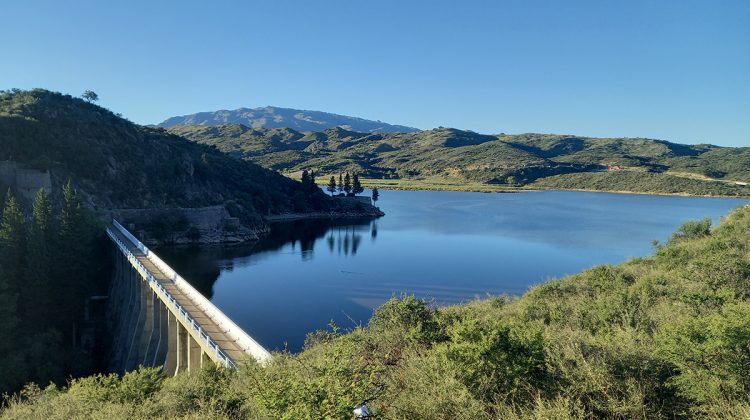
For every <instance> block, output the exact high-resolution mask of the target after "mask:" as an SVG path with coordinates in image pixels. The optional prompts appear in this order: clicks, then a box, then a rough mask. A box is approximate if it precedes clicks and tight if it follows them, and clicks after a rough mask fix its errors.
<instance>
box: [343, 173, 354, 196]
mask: <svg viewBox="0 0 750 420" xmlns="http://www.w3.org/2000/svg"><path fill="white" fill-rule="evenodd" d="M344 192H346V194H347V195H349V193H351V192H352V178H351V177H350V176H349V172H347V173H346V176H344Z"/></svg>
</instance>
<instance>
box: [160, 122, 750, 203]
mask: <svg viewBox="0 0 750 420" xmlns="http://www.w3.org/2000/svg"><path fill="white" fill-rule="evenodd" d="M169 130H170V132H172V133H175V134H179V135H181V136H184V137H186V138H188V139H191V140H193V141H195V142H198V143H201V144H207V145H214V146H216V147H218V148H219V149H220V150H222V151H225V152H227V153H230V154H232V155H233V156H236V157H239V158H243V159H246V160H251V161H253V162H256V163H258V164H259V165H262V166H264V167H266V168H271V169H274V170H278V171H282V172H296V171H299V170H301V169H305V168H307V169H315V170H317V171H319V172H321V173H326V174H327V173H338V172H341V171H350V172H358V173H360V174H362V175H363V176H365V177H367V178H371V179H402V180H417V181H418V180H425V179H427V180H430V179H432V180H434V179H446V180H452V181H454V183H460V182H465V183H467V184H468V183H485V184H489V185H496V186H498V187H529V188H563V189H568V188H574V189H593V190H608V191H632V192H654V193H677V194H696V195H722V196H724V195H726V196H738V195H741V196H747V195H750V188H749V187H745V186H742V185H738V184H736V182H740V183H742V182H745V183H747V182H750V148H725V147H718V146H711V145H682V144H676V143H670V142H666V141H662V140H651V139H626V138H586V137H574V136H562V135H549V134H520V135H495V136H490V135H482V134H477V133H473V132H470V131H462V130H456V129H450V128H439V129H435V130H428V131H420V132H413V133H382V134H366V133H356V132H352V131H348V130H344V129H341V128H333V129H328V130H325V131H322V132H305V133H303V132H298V131H295V130H292V129H289V128H276V129H270V130H266V129H251V128H248V127H245V126H243V125H238V124H233V125H223V126H210V127H208V126H196V125H176V126H173V127H171V128H170V129H169ZM608 166H619V167H621V171H620V172H623V173H627V174H626V175H620V176H616V179H617V180H618V182H617V184H616V185H612V186H611V187H608V186H607V183H608V182H609V180H610V178H608V177H606V174H603V172H604V171H606V169H607V167H608ZM641 176H642V177H643V178H645V179H647V180H648V182H635V181H638V180H639V178H640V177H641Z"/></svg>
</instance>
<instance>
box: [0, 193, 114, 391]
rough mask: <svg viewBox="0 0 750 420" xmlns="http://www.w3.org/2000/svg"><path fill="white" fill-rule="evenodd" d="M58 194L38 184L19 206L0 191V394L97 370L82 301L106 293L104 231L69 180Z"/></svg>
mask: <svg viewBox="0 0 750 420" xmlns="http://www.w3.org/2000/svg"><path fill="white" fill-rule="evenodd" d="M61 196H62V199H61V202H58V203H55V202H53V201H52V199H51V198H50V197H49V195H48V194H47V192H46V191H45V190H44V189H41V190H39V192H38V194H37V196H36V199H35V201H34V203H33V206H32V208H31V210H30V211H27V212H24V210H23V208H22V207H21V205H20V203H19V202H18V201H17V200H16V199H15V197H14V196H13V194H12V193H10V192H7V193H3V194H0V198H3V197H4V200H3V203H4V204H3V205H2V206H0V211H2V221H1V222H0V337H2V340H0V355H2V357H0V393H5V392H11V391H16V390H18V389H20V387H21V386H23V384H25V383H26V382H29V381H34V382H38V383H42V384H47V383H49V382H50V381H54V382H56V383H58V384H62V383H64V382H65V380H66V378H68V377H70V376H71V375H73V376H81V375H89V374H91V373H93V372H97V371H99V370H100V369H101V363H102V361H103V360H102V359H101V358H102V357H104V356H105V355H104V354H102V348H101V347H97V346H98V345H101V343H98V344H97V343H95V342H93V341H91V340H89V341H86V340H82V337H84V336H86V335H88V337H89V338H91V339H93V338H94V330H93V329H95V328H96V323H95V322H94V318H93V317H92V318H90V319H88V320H86V319H84V307H85V306H86V305H89V314H90V315H93V314H94V313H95V311H94V310H95V309H96V308H94V307H93V304H92V302H90V301H89V302H87V299H88V298H89V297H91V296H92V295H102V294H106V290H107V280H108V273H109V271H108V270H109V265H108V264H109V258H108V257H109V255H108V252H107V251H108V249H109V248H108V247H107V246H106V241H107V238H106V237H105V236H104V234H103V228H102V227H101V226H100V224H99V223H98V222H97V221H96V220H95V219H94V218H93V216H92V215H91V214H90V213H89V212H88V211H87V210H86V209H84V208H82V207H81V202H80V200H79V197H78V195H77V193H76V191H75V190H74V189H73V188H72V187H71V186H70V185H67V186H66V187H65V188H64V191H63V192H62V194H61ZM99 336H101V331H99Z"/></svg>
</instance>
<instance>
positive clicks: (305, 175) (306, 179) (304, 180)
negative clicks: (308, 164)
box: [300, 169, 310, 188]
mask: <svg viewBox="0 0 750 420" xmlns="http://www.w3.org/2000/svg"><path fill="white" fill-rule="evenodd" d="M300 181H301V182H302V185H304V186H305V188H307V186H308V185H309V184H310V173H308V172H307V169H305V170H303V171H302V179H301V180H300Z"/></svg>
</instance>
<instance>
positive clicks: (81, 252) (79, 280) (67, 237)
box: [55, 181, 90, 319]
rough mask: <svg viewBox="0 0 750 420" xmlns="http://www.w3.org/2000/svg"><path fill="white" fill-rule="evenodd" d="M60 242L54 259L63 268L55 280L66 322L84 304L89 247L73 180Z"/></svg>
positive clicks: (67, 188)
mask: <svg viewBox="0 0 750 420" xmlns="http://www.w3.org/2000/svg"><path fill="white" fill-rule="evenodd" d="M58 243H59V245H60V246H59V247H58V249H59V252H56V253H55V256H56V260H57V261H56V266H57V267H59V268H60V269H59V273H58V275H57V276H56V277H57V278H56V281H58V282H60V287H61V289H62V290H61V294H62V295H63V296H64V299H65V303H66V304H67V307H66V308H65V309H64V311H66V312H67V319H71V317H75V316H76V311H77V310H78V309H80V307H81V306H82V305H83V302H82V301H81V299H82V298H81V296H82V294H83V289H84V287H85V284H84V282H85V281H86V279H87V276H86V275H87V268H88V267H89V264H88V259H89V258H90V255H87V253H89V251H90V247H89V238H88V235H87V231H86V221H85V216H84V213H83V208H82V206H81V200H80V199H79V198H78V194H77V192H76V190H75V189H74V188H73V185H72V184H71V182H70V181H68V183H67V184H66V185H65V187H63V203H62V209H61V211H60V229H59V233H58Z"/></svg>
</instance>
